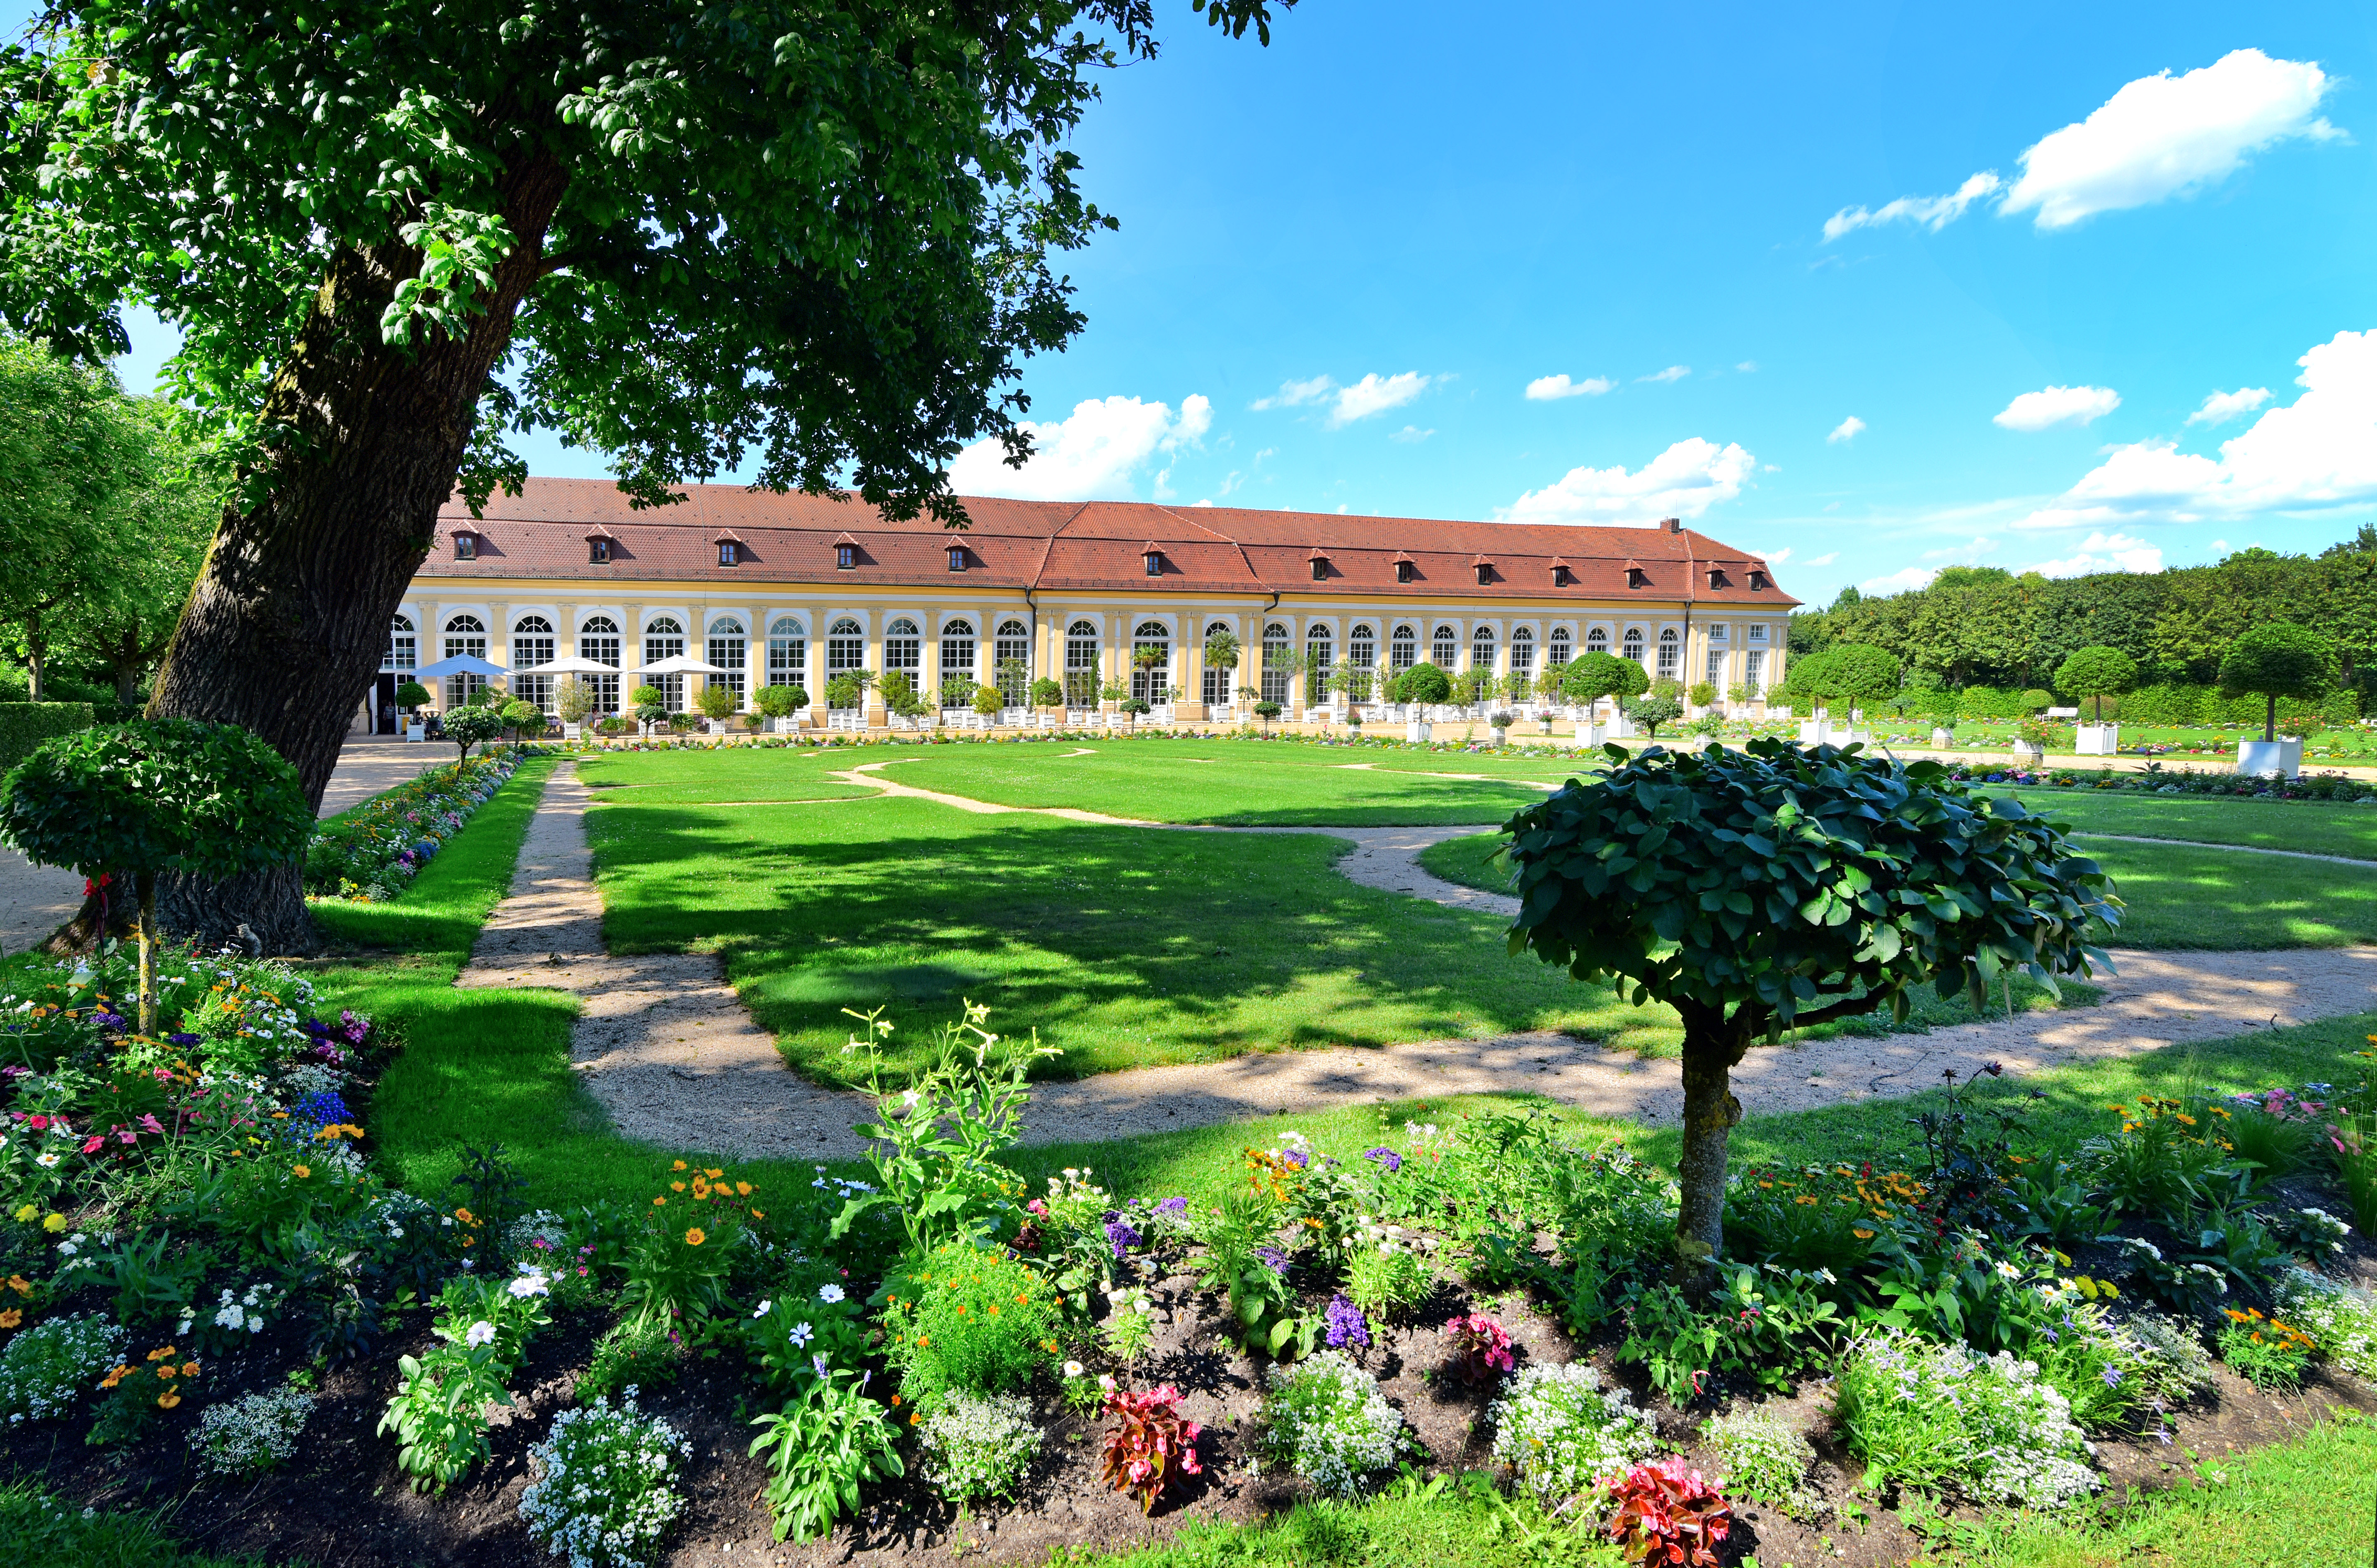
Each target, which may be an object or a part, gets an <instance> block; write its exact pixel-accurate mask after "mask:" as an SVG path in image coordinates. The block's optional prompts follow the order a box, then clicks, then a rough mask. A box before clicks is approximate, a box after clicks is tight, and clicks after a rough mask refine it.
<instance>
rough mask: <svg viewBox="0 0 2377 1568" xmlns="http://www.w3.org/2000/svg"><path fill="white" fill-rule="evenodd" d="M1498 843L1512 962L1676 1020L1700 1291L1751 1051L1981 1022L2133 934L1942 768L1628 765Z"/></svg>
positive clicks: (2074, 876)
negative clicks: (1868, 1032)
mask: <svg viewBox="0 0 2377 1568" xmlns="http://www.w3.org/2000/svg"><path fill="white" fill-rule="evenodd" d="M1502 831H1503V832H1504V833H1505V834H1507V835H1508V836H1509V838H1510V840H1511V849H1510V855H1511V862H1512V864H1513V865H1514V867H1515V868H1517V877H1516V880H1515V883H1514V889H1513V891H1514V892H1517V893H1518V894H1519V901H1520V913H1519V915H1518V917H1517V920H1516V923H1515V924H1514V925H1513V926H1512V928H1511V936H1510V946H1511V952H1512V953H1514V954H1515V953H1519V952H1530V951H1532V952H1534V953H1535V956H1536V957H1537V958H1540V959H1542V960H1543V961H1544V962H1545V963H1547V964H1559V965H1560V966H1562V967H1564V968H1566V969H1567V970H1568V972H1569V974H1570V976H1571V977H1572V978H1574V979H1576V980H1579V981H1583V982H1584V983H1586V984H1595V985H1597V984H1601V983H1604V982H1607V981H1616V982H1617V983H1618V984H1619V988H1620V994H1621V995H1627V994H1630V995H1631V996H1632V997H1633V998H1634V999H1636V1000H1638V1001H1640V1000H1644V999H1653V1000H1658V1001H1664V1002H1666V1003H1668V1004H1669V1005H1671V1006H1672V1007H1674V1008H1675V1009H1676V1011H1678V1013H1679V1014H1681V1015H1682V1019H1683V1025H1684V1043H1683V1053H1682V1055H1683V1060H1682V1069H1683V1087H1684V1105H1683V1128H1682V1142H1681V1146H1680V1148H1679V1150H1678V1160H1677V1178H1678V1185H1679V1186H1680V1188H1681V1190H1682V1203H1681V1204H1680V1207H1679V1212H1678V1215H1677V1221H1676V1240H1677V1251H1678V1274H1679V1275H1680V1279H1679V1281H1678V1283H1680V1284H1682V1285H1683V1286H1684V1287H1686V1288H1687V1289H1690V1290H1691V1291H1693V1292H1695V1293H1700V1292H1704V1291H1705V1290H1706V1289H1707V1287H1708V1286H1709V1284H1710V1282H1711V1280H1712V1278H1713V1276H1714V1265H1715V1263H1716V1261H1717V1259H1718V1258H1719V1256H1720V1255H1721V1254H1722V1252H1723V1251H1724V1247H1725V1227H1724V1220H1725V1192H1726V1143H1727V1139H1728V1136H1729V1134H1730V1132H1731V1131H1732V1129H1733V1127H1734V1124H1735V1123H1737V1122H1738V1121H1739V1120H1740V1119H1741V1114H1742V1113H1741V1103H1740V1102H1739V1101H1738V1100H1737V1099H1736V1098H1735V1097H1734V1095H1733V1093H1732V1089H1731V1084H1730V1082H1729V1080H1730V1076H1731V1072H1732V1070H1733V1069H1734V1068H1735V1067H1736V1066H1738V1065H1739V1063H1740V1061H1741V1059H1742V1058H1743V1056H1744V1055H1746V1054H1747V1053H1748V1052H1749V1050H1750V1047H1753V1046H1757V1045H1760V1044H1764V1045H1767V1046H1774V1045H1777V1044H1779V1043H1780V1042H1781V1041H1782V1038H1783V1035H1784V1033H1785V1032H1786V1030H1791V1029H1798V1028H1804V1027H1807V1026H1808V1025H1810V1024H1814V1023H1823V1022H1825V1021H1827V1020H1830V1019H1835V1018H1846V1017H1851V1016H1854V1015H1857V1014H1862V1013H1870V1012H1874V1011H1880V1010H1881V1009H1883V1008H1888V1009H1889V1010H1890V1011H1891V1013H1892V1014H1893V1016H1894V1017H1896V1018H1898V1019H1901V1020H1904V1019H1905V1017H1906V1015H1907V1011H1908V1004H1909V1002H1910V1001H1911V1000H1912V999H1913V994H1914V992H1915V991H1916V990H1917V988H1918V987H1924V986H1930V987H1934V988H1936V989H1937V990H1939V991H1941V992H1942V993H1943V994H1945V993H1953V992H1954V991H1957V990H1960V989H1961V990H1963V991H1964V992H1965V994H1966V995H1967V996H1968V997H1970V998H1972V999H1974V1001H1975V1002H1976V1003H1978V1002H1979V1001H1980V1000H1981V999H1983V997H1984V996H1985V995H1986V993H1987V991H1988V990H1989V988H1991V987H1995V986H1996V985H1997V984H1998V983H1999V982H2000V981H2001V978H2002V977H2005V976H2010V975H2012V974H2014V973H2017V972H2019V973H2023V974H2027V975H2029V976H2032V977H2033V978H2035V979H2037V980H2039V981H2041V982H2042V983H2044V984H2046V985H2047V986H2049V987H2050V988H2052V987H2053V986H2054V983H2055V977H2056V976H2063V975H2078V976H2086V975H2088V974H2090V973H2092V966H2093V965H2095V964H2102V963H2104V962H2105V953H2104V952H2103V950H2102V949H2101V948H2098V947H2096V946H2095V945H2093V944H2094V942H2096V940H2100V939H2101V934H2102V933H2103V931H2104V930H2105V929H2106V928H2110V927H2112V926H2113V925H2115V924H2117V923H2118V922H2119V920H2120V904H2119V903H2118V902H2117V901H2114V900H2113V899H2112V898H2111V897H2110V896H2109V893H2110V888H2111V882H2110V880H2109V879H2108V878H2107V877H2106V876H2105V874H2104V873H2103V871H2102V870H2100V869H2099V868H2097V865H2096V861H2094V860H2092V859H2089V858H2087V857H2086V856H2085V855H2084V853H2083V852H2081V851H2079V850H2078V849H2076V848H2075V847H2074V846H2073V845H2072V844H2070V843H2069V842H2068V841H2067V840H2065V838H2064V837H2063V835H2062V834H2061V833H2060V832H2059V831H2057V829H2055V828H2054V827H2053V826H2051V825H2050V824H2049V821H2048V820H2047V819H2046V818H2044V817H2041V816H2037V815H2035V814H2033V813H2031V812H2029V811H2026V810H2025V809H2024V808H2022V806H2021V805H2020V803H2019V802H2015V801H2000V800H1992V799H1990V798H1989V797H1987V796H1980V795H1975V794H1973V793H1971V792H1969V791H1968V790H1967V789H1966V788H1965V786H1964V785H1962V784H1956V783H1954V782H1953V781H1952V780H1951V779H1950V777H1949V772H1948V769H1947V768H1945V767H1944V766H1942V765H1941V764H1940V763H1937V762H1912V763H1906V764H1903V765H1902V764H1900V763H1897V762H1894V761H1891V760H1888V759H1885V758H1882V757H1880V756H1876V755H1873V754H1870V753H1851V754H1847V755H1843V754H1842V753H1839V752H1836V751H1823V752H1818V753H1815V754H1813V755H1810V753H1808V752H1805V751H1802V750H1800V749H1798V748H1795V747H1793V746H1790V745H1788V744H1786V742H1784V741H1781V740H1775V739H1767V738H1761V739H1757V740H1753V741H1751V742H1750V744H1749V746H1748V747H1747V748H1744V749H1742V750H1739V751H1735V750H1729V749H1726V748H1718V747H1711V748H1708V749H1706V750H1704V751H1677V752H1670V751H1661V750H1654V751H1651V752H1648V753H1646V754H1644V755H1642V756H1641V757H1638V758H1636V759H1634V760H1631V761H1620V762H1619V764H1618V765H1616V766H1614V767H1612V768H1611V770H1610V771H1609V772H1607V774H1606V775H1603V776H1601V777H1598V778H1591V779H1584V780H1576V779H1571V781H1570V782H1569V783H1568V784H1567V785H1566V786H1565V787H1563V788H1562V789H1560V790H1559V792H1558V793H1557V794H1554V795H1552V796H1549V797H1548V798H1547V799H1545V800H1544V801H1542V802H1540V803H1538V804H1536V805H1534V806H1530V807H1528V808H1526V809H1524V810H1523V811H1521V812H1519V813H1518V814H1517V815H1516V816H1514V817H1512V818H1511V820H1510V822H1509V823H1508V824H1507V825H1506V826H1505V827H1504V828H1503V830H1502ZM1948 909H1953V910H1955V911H1956V912H1957V918H1955V919H1953V920H1950V919H1944V918H1941V912H1942V911H1944V910H1948ZM2098 922H2101V923H2102V924H2101V925H2099V924H2097V923H2098Z"/></svg>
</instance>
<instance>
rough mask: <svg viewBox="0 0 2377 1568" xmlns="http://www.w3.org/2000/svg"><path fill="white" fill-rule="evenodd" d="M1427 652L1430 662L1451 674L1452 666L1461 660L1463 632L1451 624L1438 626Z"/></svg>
mask: <svg viewBox="0 0 2377 1568" xmlns="http://www.w3.org/2000/svg"><path fill="white" fill-rule="evenodd" d="M1427 652H1428V663H1429V664H1434V665H1435V666H1436V667H1437V668H1438V669H1439V670H1442V671H1444V672H1445V673H1446V674H1448V675H1450V674H1451V672H1452V666H1453V665H1455V664H1459V663H1460V662H1461V634H1460V633H1459V632H1457V631H1455V630H1453V629H1452V628H1451V627H1449V626H1440V627H1438V628H1436V636H1435V637H1434V638H1433V639H1431V640H1430V641H1429V643H1428V650H1427Z"/></svg>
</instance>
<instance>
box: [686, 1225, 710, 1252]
mask: <svg viewBox="0 0 2377 1568" xmlns="http://www.w3.org/2000/svg"><path fill="white" fill-rule="evenodd" d="M709 1239H710V1238H709V1237H707V1236H704V1235H703V1234H702V1233H701V1227H699V1226H698V1225H697V1226H695V1227H693V1228H692V1229H691V1230H688V1231H687V1232H686V1233H685V1244H686V1245H687V1246H688V1247H699V1246H700V1245H701V1244H702V1243H703V1242H705V1241H707V1240H709Z"/></svg>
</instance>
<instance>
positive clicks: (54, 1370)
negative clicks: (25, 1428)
mask: <svg viewBox="0 0 2377 1568" xmlns="http://www.w3.org/2000/svg"><path fill="white" fill-rule="evenodd" d="M123 1352H124V1331H123V1330H122V1329H120V1328H117V1327H116V1326H115V1325H114V1324H113V1323H109V1322H108V1321H107V1320H106V1319H105V1318H103V1317H102V1316H101V1315H100V1314H98V1313H97V1312H82V1313H78V1314H76V1315H74V1316H72V1317H63V1318H45V1319H43V1320H42V1322H40V1323H34V1324H32V1325H30V1327H27V1328H25V1329H23V1330H21V1331H19V1332H18V1334H17V1335H14V1336H13V1337H12V1338H10V1339H9V1341H8V1343H7V1345H6V1347H0V1415H6V1417H8V1418H10V1419H11V1420H27V1421H39V1420H46V1419H47V1418H50V1417H52V1416H63V1415H65V1414H66V1412H67V1411H69V1410H71V1409H73V1408H74V1406H75V1404H76V1402H77V1401H78V1399H80V1398H81V1396H82V1394H83V1391H84V1390H86V1389H88V1388H90V1387H91V1386H92V1385H93V1384H95V1383H96V1382H98V1381H99V1378H100V1374H101V1373H102V1372H104V1371H107V1369H108V1368H109V1367H110V1366H112V1365H113V1364H114V1362H115V1360H116V1358H117V1357H119V1356H121V1355H122V1354H123Z"/></svg>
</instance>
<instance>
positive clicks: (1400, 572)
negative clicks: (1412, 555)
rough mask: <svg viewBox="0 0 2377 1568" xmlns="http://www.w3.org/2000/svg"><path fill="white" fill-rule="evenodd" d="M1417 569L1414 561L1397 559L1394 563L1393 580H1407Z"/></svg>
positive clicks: (1409, 579)
mask: <svg viewBox="0 0 2377 1568" xmlns="http://www.w3.org/2000/svg"><path fill="white" fill-rule="evenodd" d="M1417 570H1418V567H1417V564H1416V563H1415V562H1412V561H1407V560H1405V561H1397V562H1396V563H1395V581H1397V582H1409V581H1411V580H1412V578H1413V576H1414V575H1415V573H1416V572H1417Z"/></svg>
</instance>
